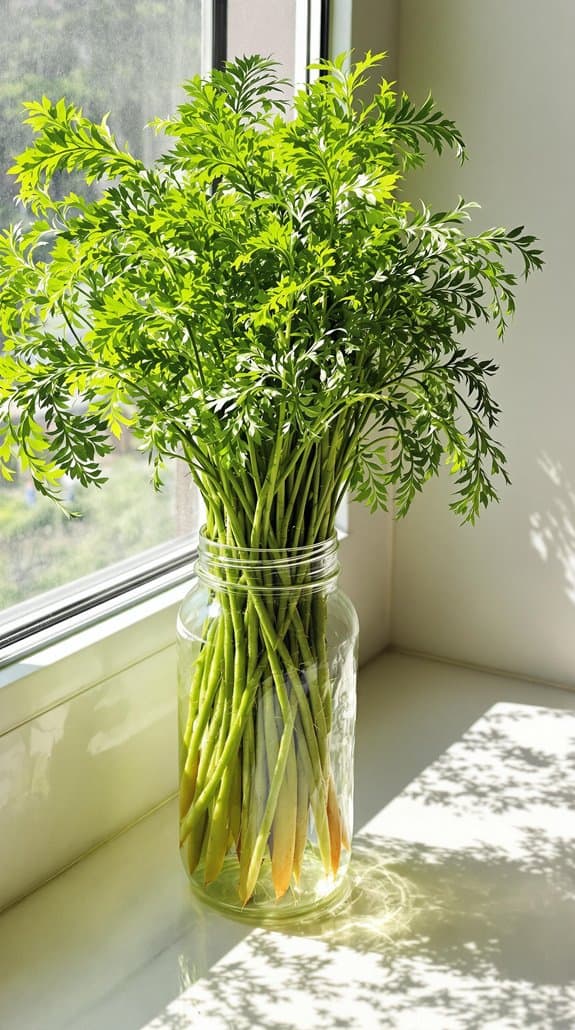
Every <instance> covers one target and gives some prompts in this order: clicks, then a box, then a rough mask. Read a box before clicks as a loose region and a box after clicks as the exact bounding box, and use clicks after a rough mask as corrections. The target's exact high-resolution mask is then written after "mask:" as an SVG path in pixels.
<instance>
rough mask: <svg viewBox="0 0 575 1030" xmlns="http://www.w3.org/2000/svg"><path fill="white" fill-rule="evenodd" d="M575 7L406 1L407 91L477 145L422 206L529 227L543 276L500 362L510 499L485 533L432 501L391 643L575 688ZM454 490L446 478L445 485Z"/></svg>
mask: <svg viewBox="0 0 575 1030" xmlns="http://www.w3.org/2000/svg"><path fill="white" fill-rule="evenodd" d="M574 39H575V3H574V2H573V0H546V2H545V3H542V2H541V0H504V2H502V0H481V3H479V2H476V0H425V2H424V0H402V2H401V4H400V24H399V76H400V81H401V85H402V87H403V88H405V89H406V90H407V91H408V92H410V93H412V94H413V95H414V96H415V97H417V98H419V99H423V98H424V96H425V95H426V93H427V91H428V90H430V89H431V91H432V92H433V94H434V95H435V97H436V99H437V101H438V103H439V105H440V106H441V107H442V108H443V109H444V110H445V111H446V113H449V115H450V116H452V117H453V118H454V119H455V120H456V122H457V124H458V125H459V127H460V129H461V130H462V132H463V135H464V137H465V139H466V141H467V144H468V148H469V156H470V160H469V162H468V164H467V165H466V166H465V167H464V168H463V169H460V167H459V166H458V165H457V164H456V163H455V162H454V161H452V160H451V159H449V160H447V161H445V160H442V161H441V162H433V163H432V164H431V166H430V167H429V169H425V170H424V171H422V172H419V173H418V174H417V177H416V178H414V180H413V182H412V183H411V184H410V190H411V193H412V195H413V197H414V198H415V197H417V196H424V197H425V199H426V200H428V201H429V202H431V203H437V204H450V203H453V202H454V201H455V200H456V199H457V196H458V194H460V193H461V194H463V195H464V196H465V197H466V199H476V200H479V201H480V202H481V204H482V211H481V212H478V214H479V218H478V219H477V221H476V223H475V224H476V225H477V226H478V227H484V226H486V225H490V224H508V225H516V224H521V223H525V224H526V225H527V226H528V228H529V229H530V230H531V231H533V232H534V233H535V234H536V235H538V236H539V237H540V239H541V241H542V245H543V248H544V251H545V258H546V266H545V270H544V272H543V273H539V274H538V275H537V276H536V277H534V278H533V279H532V280H530V281H529V282H528V284H527V286H526V287H525V288H522V289H521V290H520V292H519V298H518V314H517V317H516V319H515V322H514V324H513V327H512V330H511V331H510V332H509V335H508V337H507V339H506V342H505V343H504V344H503V345H501V344H500V343H499V342H498V341H497V338H496V336H495V332H494V331H484V330H481V331H480V332H476V333H475V334H474V336H473V337H470V336H469V335H468V336H467V337H466V343H467V344H468V346H470V347H471V348H473V349H474V350H478V351H480V352H481V353H485V354H489V355H496V357H497V359H498V360H499V361H500V362H501V366H502V369H501V373H500V375H499V376H498V377H497V379H496V380H495V382H494V387H495V392H496V396H497V397H498V399H499V401H500V403H501V405H502V407H503V411H504V419H503V421H502V424H501V427H500V433H499V437H500V439H501V440H502V441H503V442H504V445H505V447H506V450H507V453H508V456H509V469H510V472H511V475H512V479H513V485H512V486H511V487H510V488H507V489H504V490H503V493H502V499H501V504H500V505H499V506H495V507H492V508H491V509H490V510H489V511H488V512H486V513H485V514H484V515H483V516H482V517H481V519H480V522H479V524H478V525H477V526H476V527H475V528H468V527H465V528H460V527H459V526H458V522H457V520H456V518H455V517H454V516H453V515H451V514H450V513H449V512H448V510H447V503H448V497H449V490H448V487H449V484H448V482H446V481H441V482H434V483H431V484H429V485H428V487H427V489H426V491H425V494H424V495H423V496H422V497H421V499H420V500H418V502H417V503H416V504H415V505H414V507H413V509H412V512H411V513H410V515H409V516H408V518H407V520H406V521H405V522H403V523H398V524H397V526H396V534H395V542H396V546H395V558H394V580H393V627H392V638H393V641H394V643H396V644H398V645H399V646H403V647H406V648H411V649H416V650H420V651H423V652H429V653H432V654H435V655H440V656H447V657H450V658H453V659H457V660H464V661H469V662H474V663H480V664H481V665H486V666H491V667H497V668H500V669H505V670H510V671H514V672H520V673H523V674H527V675H530V676H534V677H541V678H545V679H550V680H555V681H558V682H562V683H565V684H570V685H575V633H574V629H575V404H574V391H575V347H574V343H575V340H574V331H573V319H574V298H575V282H574V275H573V273H574V271H575V260H574V257H573V250H572V248H573V243H572V241H573V239H574V238H575V199H574V186H575V177H574V174H573V169H574V164H575V102H574V97H575V90H574V84H573V79H574V65H573V41H574ZM446 478H447V479H448V477H446Z"/></svg>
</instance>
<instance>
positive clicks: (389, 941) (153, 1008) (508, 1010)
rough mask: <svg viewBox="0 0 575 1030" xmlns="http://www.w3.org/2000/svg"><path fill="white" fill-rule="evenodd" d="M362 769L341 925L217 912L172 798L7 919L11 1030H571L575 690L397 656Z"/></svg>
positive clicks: (361, 740) (362, 739) (368, 719)
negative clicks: (183, 856) (192, 880)
mask: <svg viewBox="0 0 575 1030" xmlns="http://www.w3.org/2000/svg"><path fill="white" fill-rule="evenodd" d="M356 768H357V773H356V825H357V828H358V830H357V833H356V837H355V841H354V853H353V859H352V874H351V894H350V898H349V901H348V903H347V904H346V905H345V907H344V908H343V909H342V910H341V911H339V912H336V913H335V914H333V915H332V916H331V917H330V918H325V917H324V918H322V920H319V921H318V920H315V921H314V920H308V921H307V922H303V921H302V922H301V923H298V924H293V925H291V924H290V927H289V930H282V931H281V932H277V931H271V930H261V929H253V928H251V927H245V926H243V925H241V924H239V923H236V922H232V921H230V920H227V919H225V918H223V917H221V916H218V915H217V914H216V913H214V912H213V911H211V910H209V909H207V908H204V907H202V906H201V905H200V904H199V903H198V902H197V901H195V900H194V898H193V897H192V896H191V894H190V892H189V890H188V887H187V883H186V880H185V878H184V875H183V872H182V871H181V869H180V866H179V860H178V854H177V845H176V829H175V826H176V816H175V805H174V804H173V803H170V804H169V805H166V806H164V807H163V808H162V809H160V810H159V811H157V812H155V813H154V814H153V815H151V816H150V817H148V818H147V819H146V820H144V821H143V822H141V823H140V824H139V825H137V826H136V827H134V828H133V829H131V830H130V831H129V832H127V833H125V834H124V835H123V836H122V837H120V838H118V839H117V840H115V841H113V842H111V843H109V844H107V845H106V846H104V847H102V848H100V849H99V851H97V852H95V853H94V854H93V855H91V856H90V857H89V858H87V859H85V860H84V861H83V862H81V863H80V864H78V865H77V866H75V867H74V868H72V869H70V870H69V871H68V872H66V873H65V874H63V875H62V876H60V877H58V878H57V879H56V880H54V881H52V882H51V883H50V884H48V885H47V886H46V887H44V888H42V889H41V890H40V891H37V892H36V893H35V894H33V895H31V896H30V897H29V898H27V899H26V900H25V901H23V902H22V903H20V904H19V905H17V906H15V907H14V908H12V909H11V910H9V911H7V912H5V913H4V915H2V916H1V917H0V1027H1V1028H2V1030H101V1028H103V1027H105V1028H106V1030H140V1028H142V1027H145V1026H147V1027H148V1028H149V1030H152V1028H153V1030H184V1028H188V1027H199V1028H202V1030H204V1028H206V1030H216V1028H217V1030H220V1028H222V1030H223V1028H233V1030H244V1028H245V1030H251V1028H254V1027H256V1028H258V1027H262V1028H268V1027H269V1028H278V1030H279V1028H282V1030H287V1028H291V1027H294V1028H295V1027H298V1028H299V1027H304V1028H305V1027H309V1028H326V1030H327V1028H332V1027H336V1026H337V1027H353V1028H356V1027H357V1028H358V1030H359V1028H361V1030H363V1028H370V1027H390V1028H401V1030H459V1028H466V1030H467V1028H477V1030H495V1028H497V1030H523V1028H525V1027H530V1028H538V1030H571V1028H572V1027H573V1026H575V861H574V853H575V694H573V693H569V692H566V691H561V690H558V689H554V688H549V687H540V686H537V685H535V684H527V683H525V684H523V683H520V682H518V681H515V680H511V679H506V678H503V677H498V676H492V675H487V674H483V673H479V672H474V671H471V670H468V669H462V668H458V667H456V666H450V665H442V664H441V663H437V662H428V661H423V660H421V659H416V658H410V657H406V656H401V655H393V654H389V655H385V656H383V657H382V658H380V659H378V660H376V661H375V662H372V663H371V665H370V666H368V667H367V668H366V669H364V671H363V673H362V675H361V679H360V687H359V720H358V737H357V761H356Z"/></svg>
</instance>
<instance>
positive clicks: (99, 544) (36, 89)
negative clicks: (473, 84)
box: [0, 0, 200, 611]
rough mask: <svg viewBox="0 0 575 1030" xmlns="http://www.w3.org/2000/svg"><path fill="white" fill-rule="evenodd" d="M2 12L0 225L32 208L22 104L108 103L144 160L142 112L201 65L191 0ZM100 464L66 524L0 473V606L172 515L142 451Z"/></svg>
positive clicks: (56, 0)
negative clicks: (18, 168)
mask: <svg viewBox="0 0 575 1030" xmlns="http://www.w3.org/2000/svg"><path fill="white" fill-rule="evenodd" d="M0 12H1V14H2V32H1V33H0V128H1V132H0V225H7V224H9V223H10V222H11V221H14V219H19V220H21V221H22V222H23V223H24V224H27V223H28V222H29V221H30V220H31V218H32V217H33V216H32V213H31V212H30V211H28V210H26V208H24V207H23V206H22V205H20V204H19V203H18V202H17V200H18V186H17V183H16V182H15V181H14V178H13V176H9V175H7V174H5V172H6V170H7V169H8V168H9V167H10V165H11V164H12V163H13V161H14V158H15V155H16V154H17V153H19V152H20V151H21V150H23V149H24V148H25V147H26V146H27V145H28V144H29V143H30V142H31V140H32V136H33V133H32V129H31V127H30V126H29V125H25V124H23V113H22V112H23V109H22V103H23V102H24V101H25V100H27V99H28V98H30V97H41V96H43V95H48V96H53V95H54V94H56V95H58V96H59V95H62V94H65V95H68V96H73V97H74V99H75V101H76V102H77V103H78V104H81V105H82V108H83V110H84V112H85V114H86V115H87V116H89V117H91V118H96V119H100V118H101V117H102V115H103V114H104V112H105V111H108V110H113V112H114V126H115V129H116V132H117V134H118V137H119V138H120V139H121V140H122V141H127V145H128V146H129V147H130V149H131V151H132V152H133V153H135V154H137V155H138V156H139V157H141V158H142V160H144V161H148V162H149V161H152V160H153V159H154V158H155V157H156V156H157V155H158V154H159V153H160V152H161V149H162V147H163V146H164V143H163V142H162V141H161V140H160V139H159V137H155V135H154V133H153V131H152V130H151V129H149V128H148V129H146V128H145V126H146V123H147V122H148V121H149V120H150V118H152V117H153V115H154V114H156V113H157V112H158V111H165V112H166V113H167V112H168V111H171V110H173V109H174V107H175V105H176V104H177V102H178V98H180V97H181V96H182V92H181V87H180V81H181V79H182V78H183V77H184V75H185V74H186V73H187V74H189V70H190V69H193V68H197V67H199V50H200V10H199V2H198V0H123V2H122V3H121V4H118V3H112V2H111V0H48V2H47V0H3V2H2V3H0ZM72 186H73V188H74V190H75V191H77V192H78V193H79V194H81V195H82V196H83V197H84V198H86V199H91V200H94V199H95V198H96V197H97V196H99V195H100V193H101V186H100V184H99V183H93V184H91V185H88V184H86V182H85V180H84V178H83V176H82V175H81V174H80V173H77V174H73V175H72V176H70V175H68V174H67V173H65V172H62V173H59V172H57V173H56V174H55V176H54V179H53V182H52V187H51V188H52V190H53V193H54V196H63V195H64V194H65V193H66V192H67V191H68V190H69V189H70V188H72ZM2 349H3V336H2V334H1V333H0V352H1V351H2ZM116 463H117V464H118V469H117V470H116V469H115V465H116ZM107 467H108V468H109V471H110V479H111V483H110V487H109V489H108V491H107V492H106V494H105V495H98V496H93V495H92V494H91V493H90V492H88V493H86V494H85V496H84V495H83V494H82V492H81V490H78V489H76V490H75V501H74V506H75V507H76V508H78V507H79V509H80V511H81V514H82V519H81V520H77V521H76V522H75V523H74V525H71V524H70V522H69V521H68V520H67V519H66V518H65V516H63V515H62V513H61V512H58V511H56V510H54V508H53V506H51V505H50V504H48V503H47V502H46V500H45V499H42V498H41V497H38V496H34V493H35V492H34V488H33V485H32V483H31V481H29V479H28V480H27V478H26V474H25V473H24V474H18V471H17V466H16V465H14V471H15V473H16V476H17V479H16V481H15V482H14V484H13V485H10V484H8V483H6V481H5V480H3V479H0V611H3V610H5V609H6V608H8V607H9V606H10V605H12V604H15V603H17V602H19V601H21V600H26V599H28V598H29V597H32V596H34V595H35V594H37V593H38V592H40V591H42V590H48V589H50V588H52V587H56V586H60V585H63V584H64V583H65V582H66V581H67V579H69V580H74V579H76V578H77V577H78V576H79V575H83V574H85V573H89V572H93V571H95V570H96V569H99V568H102V567H103V566H104V565H106V564H107V562H108V561H109V562H110V563H112V562H115V561H119V560H121V559H123V558H125V557H128V556H129V555H131V554H133V553H134V551H135V550H136V551H137V550H138V539H139V538H140V539H141V540H142V547H145V546H147V545H146V544H145V543H144V541H146V540H148V539H149V537H150V534H152V526H153V527H154V532H153V537H154V540H153V542H154V543H159V542H163V541H164V540H167V539H168V535H169V533H170V532H171V530H172V528H173V520H172V519H171V518H169V517H168V518H166V519H165V520H164V522H163V532H162V520H161V519H160V518H157V517H156V516H157V512H158V511H159V510H161V511H164V510H165V511H166V512H167V511H168V509H169V508H170V506H171V507H173V502H170V501H168V499H167V498H165V497H160V496H154V495H152V494H149V492H148V484H147V479H148V478H149V476H148V475H147V470H146V466H145V461H144V460H142V459H140V473H139V474H137V473H136V468H137V466H136V465H133V464H132V461H130V460H128V459H127V458H126V457H125V456H124V455H116V454H114V455H113V456H110V460H109V461H108V466H107ZM120 473H122V474H123V475H125V476H126V477H127V478H126V480H125V483H124V482H123V481H122V480H121V476H120ZM132 473H133V474H132ZM171 478H173V477H171ZM130 487H131V488H132V489H133V491H134V492H133V493H132V495H131V496H130V494H129V489H130ZM68 493H69V491H68ZM116 496H118V497H120V496H122V498H123V504H122V506H121V507H120V508H119V509H118V510H117V511H115V512H114V514H115V520H114V522H112V521H111V520H110V518H109V516H110V514H111V512H110V510H109V508H110V506H111V505H113V500H114V497H116ZM80 497H81V498H82V501H81V504H80V503H79V501H78V498H80ZM137 520H139V522H140V529H139V530H136V528H135V523H136V521H137ZM130 527H131V528H130ZM124 544H125V546H126V551H125V552H124V553H123V552H122V549H121V548H122V546H123V545H124Z"/></svg>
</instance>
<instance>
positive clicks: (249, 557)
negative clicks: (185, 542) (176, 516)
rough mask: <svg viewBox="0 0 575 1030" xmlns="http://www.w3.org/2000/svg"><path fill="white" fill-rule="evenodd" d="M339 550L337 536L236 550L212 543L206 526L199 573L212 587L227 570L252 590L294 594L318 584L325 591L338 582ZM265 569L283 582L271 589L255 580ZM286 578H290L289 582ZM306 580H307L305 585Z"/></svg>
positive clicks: (201, 540)
mask: <svg viewBox="0 0 575 1030" xmlns="http://www.w3.org/2000/svg"><path fill="white" fill-rule="evenodd" d="M338 547H339V541H338V538H337V536H336V535H335V534H334V535H333V536H330V537H328V538H327V539H326V540H320V541H316V542H315V543H313V544H302V545H299V546H296V547H246V546H236V545H235V544H227V543H225V542H222V541H219V540H212V539H211V538H210V537H208V536H207V534H206V531H205V526H202V528H201V529H200V533H199V546H198V562H197V565H196V573H197V575H198V576H199V578H200V579H202V580H203V581H204V582H207V583H212V584H213V583H215V582H216V581H219V580H221V577H222V574H224V576H225V574H226V570H227V571H228V572H229V573H230V574H232V573H233V574H237V573H242V574H243V576H242V578H245V576H247V577H248V581H249V583H250V586H251V587H252V588H254V587H256V588H259V589H266V590H267V589H273V590H280V591H283V590H293V589H294V587H295V586H297V588H298V589H302V587H303V585H304V582H305V581H306V580H307V581H309V580H314V581H316V582H317V585H318V587H319V586H323V587H325V586H326V585H328V584H329V583H332V582H335V581H336V580H337V577H338V574H339V571H340V568H339V562H338V560H337V552H338ZM263 569H267V570H268V572H267V573H266V575H269V574H270V573H273V572H275V573H276V575H277V576H279V577H280V579H279V580H278V581H277V582H274V584H273V586H269V587H268V586H267V585H266V584H265V583H264V581H263V580H262V581H259V580H258V579H256V580H254V578H253V577H254V576H259V575H261V570H263ZM285 576H288V577H290V578H288V580H286V579H285ZM292 576H296V579H295V580H292V579H291V577H292ZM302 577H305V579H304V581H302ZM228 585H231V584H228ZM235 585H236V586H239V584H235Z"/></svg>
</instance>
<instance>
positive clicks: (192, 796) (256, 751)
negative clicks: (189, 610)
mask: <svg viewBox="0 0 575 1030" xmlns="http://www.w3.org/2000/svg"><path fill="white" fill-rule="evenodd" d="M281 414H282V413H281V412H280V419H279V422H278V432H277V435H276V439H275V443H274V445H273V447H272V448H271V451H270V452H268V454H267V455H265V456H261V457H260V459H259V462H258V463H257V464H254V463H255V462H257V456H256V454H255V453H252V456H251V457H252V463H251V465H249V466H248V468H251V469H252V470H253V471H254V472H255V475H254V474H253V472H252V475H251V482H250V478H249V472H248V471H246V469H244V470H243V471H242V473H241V474H240V475H238V476H237V477H232V476H231V475H229V474H228V475H227V476H226V475H223V476H222V478H221V480H220V484H219V486H218V489H217V491H211V490H206V482H205V481H204V483H203V484H202V485H203V491H204V499H205V502H206V512H207V515H206V526H205V533H206V536H207V538H208V540H210V541H213V542H214V543H216V544H218V545H224V552H225V548H226V547H227V548H229V551H230V553H234V550H233V549H235V548H237V547H240V548H242V552H240V553H245V554H246V556H247V558H248V560H247V561H246V562H245V563H243V564H242V563H238V564H236V563H234V562H231V563H228V564H226V563H224V566H223V569H224V571H223V572H222V571H220V573H219V574H218V579H217V580H215V581H214V582H213V583H212V585H211V589H212V591H213V595H214V596H213V600H215V601H216V606H215V608H216V610H217V612H218V614H217V616H216V617H212V618H210V620H209V621H208V622H207V623H206V627H205V632H204V633H203V634H202V638H203V639H202V642H201V644H200V645H199V650H198V653H197V657H196V660H195V663H194V665H193V671H192V679H191V683H190V685H189V699H188V711H187V718H186V723H185V726H184V727H183V732H182V738H181V740H180V752H181V781H180V816H181V822H180V841H181V846H182V848H183V851H184V858H185V863H186V866H187V868H188V870H189V872H190V874H193V873H194V872H195V871H196V870H197V871H198V874H200V873H202V874H203V878H204V882H205V883H206V884H209V883H211V882H213V881H214V880H216V879H217V877H218V876H219V874H220V872H221V870H222V867H223V864H224V860H225V858H226V855H227V854H228V852H229V851H230V850H232V851H234V850H235V853H236V855H237V859H238V866H239V868H238V892H239V897H240V899H241V902H242V903H243V904H246V903H247V902H248V901H249V899H250V898H251V897H252V895H253V893H254V891H255V889H256V886H257V883H258V878H259V875H260V871H261V867H262V862H263V860H264V858H265V855H266V852H267V850H268V849H269V853H270V858H271V875H272V881H273V887H274V890H275V894H276V897H278V898H279V897H281V896H283V894H285V892H286V891H287V890H288V888H289V887H290V885H291V884H292V882H295V883H296V884H297V883H298V882H299V879H300V876H301V872H302V861H303V858H304V851H305V847H306V844H307V843H308V834H309V830H310V825H311V822H310V817H311V818H312V819H313V826H314V828H315V838H316V841H317V848H318V850H319V854H320V856H321V861H322V863H323V866H324V869H325V872H326V874H330V873H331V874H333V875H336V873H337V870H338V868H339V864H340V855H341V848H342V846H343V847H346V848H349V840H348V828H347V827H346V826H345V824H344V819H343V818H342V813H341V810H340V807H339V804H338V799H337V796H336V788H335V783H334V778H333V775H332V770H331V765H330V755H329V739H330V732H331V725H332V684H331V681H330V669H329V661H328V652H327V639H326V618H327V605H328V591H329V587H326V586H325V585H322V584H321V582H320V583H319V584H314V583H313V582H310V581H309V579H308V576H309V572H308V570H306V569H305V567H304V568H303V569H302V567H301V566H298V565H297V563H296V564H295V565H294V566H291V565H290V562H289V556H290V554H293V549H294V548H301V547H304V546H306V545H309V546H311V545H313V544H316V543H319V542H323V541H325V540H328V539H329V538H330V537H331V536H332V535H333V533H334V524H335V515H336V512H337V508H338V506H339V503H340V500H341V497H342V494H343V490H344V488H345V470H346V468H347V467H348V463H349V456H350V453H351V452H350V447H349V444H350V437H349V436H347V437H346V434H345V432H344V431H343V428H344V427H343V424H342V422H341V421H340V422H339V423H338V422H336V423H335V424H334V425H333V427H332V429H331V431H330V432H327V433H325V434H324V435H323V437H322V438H321V439H319V440H312V441H310V442H309V443H308V444H307V446H305V447H303V448H299V452H298V448H294V446H293V441H290V439H289V435H288V434H283V433H282V432H281V430H280V428H279V427H281V424H282V422H281ZM294 455H295V456H296V457H297V460H294ZM264 461H265V462H267V469H266V470H265V471H264V472H263V474H262V471H263V470H262V469H261V465H262V464H263V462H264ZM228 491H233V494H234V495H235V500H236V503H235V504H233V505H230V504H229V501H228V496H229V494H228ZM238 496H242V497H243V500H244V505H243V507H242V505H241V504H238ZM249 497H252V498H253V500H254V502H255V503H254V504H253V508H252V509H251V510H250V509H249V508H248V509H247V510H246V500H247V498H249ZM262 549H263V550H262ZM268 550H269V553H270V554H273V557H274V559H276V560H277V559H278V558H279V559H281V558H282V557H283V556H285V559H286V560H285V561H283V562H282V561H281V560H280V562H279V563H278V564H277V565H274V569H275V571H274V572H273V573H270V572H267V571H266V567H265V565H264V564H259V563H258V562H257V561H256V562H255V563H254V562H253V561H252V560H250V559H251V558H252V556H256V557H257V556H259V555H261V554H262V553H265V552H267V551H268ZM213 610H214V605H212V611H213Z"/></svg>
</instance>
